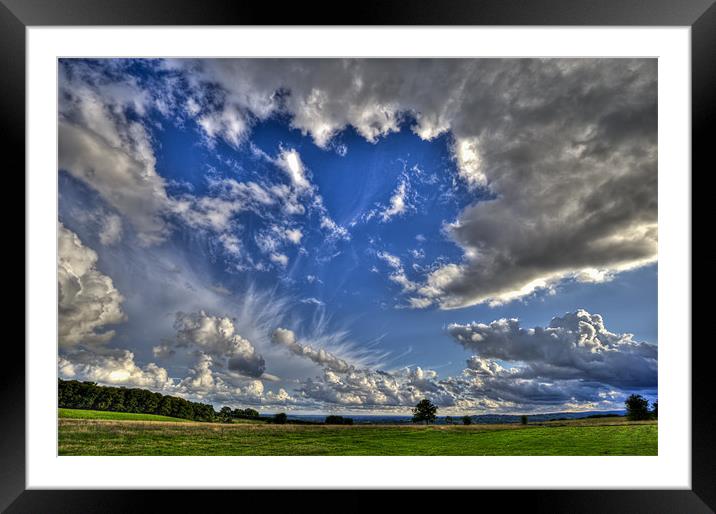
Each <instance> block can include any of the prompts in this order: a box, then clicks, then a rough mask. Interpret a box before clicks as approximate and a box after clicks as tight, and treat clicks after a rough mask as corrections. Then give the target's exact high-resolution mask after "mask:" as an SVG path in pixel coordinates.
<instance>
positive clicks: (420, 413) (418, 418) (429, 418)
mask: <svg viewBox="0 0 716 514" xmlns="http://www.w3.org/2000/svg"><path fill="white" fill-rule="evenodd" d="M437 412H438V408H437V407H436V406H435V405H434V404H433V403H432V402H431V401H430V400H428V399H423V400H420V401H419V402H418V404H417V405H416V406H415V408H414V409H413V423H421V422H422V423H425V424H426V425H427V424H428V423H432V422H433V421H435V414H436V413H437Z"/></svg>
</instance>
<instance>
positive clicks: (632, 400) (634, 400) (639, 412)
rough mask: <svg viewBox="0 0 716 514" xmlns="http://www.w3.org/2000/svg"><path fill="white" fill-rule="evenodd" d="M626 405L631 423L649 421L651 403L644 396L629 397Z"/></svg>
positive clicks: (634, 395)
mask: <svg viewBox="0 0 716 514" xmlns="http://www.w3.org/2000/svg"><path fill="white" fill-rule="evenodd" d="M624 405H626V411H627V419H629V420H631V421H639V420H642V419H649V401H648V400H647V399H646V398H644V397H643V396H642V395H640V394H632V395H629V398H627V399H626V401H625V402H624Z"/></svg>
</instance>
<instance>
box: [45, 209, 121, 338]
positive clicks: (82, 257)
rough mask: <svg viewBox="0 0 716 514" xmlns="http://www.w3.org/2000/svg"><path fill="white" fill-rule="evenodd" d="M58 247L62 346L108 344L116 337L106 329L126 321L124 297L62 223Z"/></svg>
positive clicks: (90, 253)
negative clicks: (123, 309)
mask: <svg viewBox="0 0 716 514" xmlns="http://www.w3.org/2000/svg"><path fill="white" fill-rule="evenodd" d="M57 245H58V261H57V279H58V299H57V303H58V315H59V324H58V331H59V342H60V346H61V347H68V346H72V345H76V344H102V343H106V342H107V341H109V340H110V339H112V337H114V334H115V332H114V330H111V329H108V328H107V326H109V325H114V324H117V323H121V322H123V321H124V320H125V315H124V312H123V311H122V301H123V297H122V295H121V294H120V293H119V291H117V289H116V288H115V287H114V284H113V282H112V279H111V278H110V277H108V276H107V275H104V274H102V273H101V272H100V271H99V270H97V267H96V265H97V253H96V252H95V251H94V250H92V249H91V248H88V247H86V246H84V245H83V244H82V241H80V238H79V237H78V236H77V234H75V233H74V232H72V231H71V230H69V229H67V228H65V227H64V225H62V224H61V223H60V224H59V226H58V240H57Z"/></svg>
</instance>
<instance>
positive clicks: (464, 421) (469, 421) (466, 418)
mask: <svg viewBox="0 0 716 514" xmlns="http://www.w3.org/2000/svg"><path fill="white" fill-rule="evenodd" d="M462 424H463V425H472V418H471V417H470V416H463V417H462Z"/></svg>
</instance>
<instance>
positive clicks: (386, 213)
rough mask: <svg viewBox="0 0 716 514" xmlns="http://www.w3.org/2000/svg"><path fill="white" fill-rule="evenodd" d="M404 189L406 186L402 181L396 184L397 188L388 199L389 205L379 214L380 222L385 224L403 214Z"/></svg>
mask: <svg viewBox="0 0 716 514" xmlns="http://www.w3.org/2000/svg"><path fill="white" fill-rule="evenodd" d="M406 189H407V185H406V183H405V182H404V181H403V182H401V183H400V184H398V187H397V188H396V189H395V191H394V192H393V196H391V197H390V205H389V206H387V207H386V208H385V209H383V210H382V211H381V212H380V219H381V221H383V222H384V223H385V222H387V221H389V220H390V219H391V218H393V217H395V216H399V215H401V214H403V213H404V212H405V209H406Z"/></svg>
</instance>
